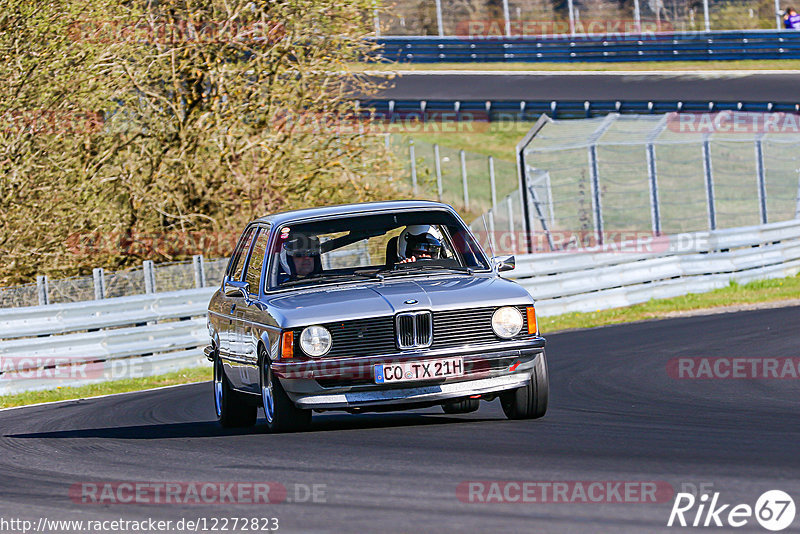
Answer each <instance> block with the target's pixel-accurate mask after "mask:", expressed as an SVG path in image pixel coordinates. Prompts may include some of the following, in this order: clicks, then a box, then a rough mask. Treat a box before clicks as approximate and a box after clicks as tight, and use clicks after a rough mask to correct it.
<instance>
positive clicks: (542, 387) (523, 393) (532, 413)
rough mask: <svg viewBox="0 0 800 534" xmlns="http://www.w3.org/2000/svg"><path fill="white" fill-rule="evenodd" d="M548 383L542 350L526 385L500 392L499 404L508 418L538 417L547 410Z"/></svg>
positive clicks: (545, 362) (545, 359)
mask: <svg viewBox="0 0 800 534" xmlns="http://www.w3.org/2000/svg"><path fill="white" fill-rule="evenodd" d="M549 391H550V385H549V380H548V377H547V358H546V357H545V354H544V351H542V354H541V355H540V356H539V359H538V361H537V362H536V365H535V366H534V367H533V374H532V375H531V379H530V381H529V382H528V384H527V385H525V386H523V387H521V388H517V389H514V390H511V391H506V392H505V393H501V394H500V404H502V406H503V412H505V414H506V417H508V418H509V419H538V418H539V417H542V416H543V415H544V414H545V412H547V399H548V396H549Z"/></svg>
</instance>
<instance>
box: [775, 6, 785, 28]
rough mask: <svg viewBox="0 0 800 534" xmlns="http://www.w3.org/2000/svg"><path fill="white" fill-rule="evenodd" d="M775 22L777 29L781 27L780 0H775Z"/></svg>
mask: <svg viewBox="0 0 800 534" xmlns="http://www.w3.org/2000/svg"><path fill="white" fill-rule="evenodd" d="M775 24H776V27H777V29H779V30H782V29H783V21H782V20H781V0H775Z"/></svg>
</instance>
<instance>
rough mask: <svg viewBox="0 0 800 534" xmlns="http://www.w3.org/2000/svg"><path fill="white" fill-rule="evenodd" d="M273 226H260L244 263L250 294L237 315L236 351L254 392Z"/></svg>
mask: <svg viewBox="0 0 800 534" xmlns="http://www.w3.org/2000/svg"><path fill="white" fill-rule="evenodd" d="M269 234H270V227H269V226H267V225H265V226H259V229H258V234H257V235H256V237H255V240H254V243H253V246H252V248H251V250H250V255H249V257H248V259H247V264H246V266H245V271H244V272H245V275H244V281H245V283H246V284H247V291H248V295H247V298H246V299H244V303H243V305H242V306H239V308H238V310H237V315H236V319H235V320H236V322H237V328H236V333H237V338H238V341H239V344H238V345H237V355H238V356H239V357H240V358H241V360H242V361H243V362H244V363H245V365H246V370H245V373H244V374H243V375H242V380H243V382H244V384H243V385H244V387H245V388H246V389H250V390H252V391H254V392H256V393H257V392H259V391H260V389H259V388H260V386H259V376H258V340H259V336H260V332H261V329H260V328H258V327H257V326H256V325H257V324H260V323H262V322H263V321H264V317H262V315H266V311H263V309H264V307H263V306H262V305H261V302H260V301H259V296H260V294H261V279H262V273H263V270H264V269H263V267H264V259H265V257H266V254H267V245H268V242H269Z"/></svg>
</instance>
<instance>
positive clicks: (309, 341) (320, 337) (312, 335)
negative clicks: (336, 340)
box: [300, 326, 333, 357]
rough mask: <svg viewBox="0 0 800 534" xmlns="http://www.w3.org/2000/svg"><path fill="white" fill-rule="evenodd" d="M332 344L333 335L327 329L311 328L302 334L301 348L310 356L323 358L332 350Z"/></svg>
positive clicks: (304, 330) (320, 327)
mask: <svg viewBox="0 0 800 534" xmlns="http://www.w3.org/2000/svg"><path fill="white" fill-rule="evenodd" d="M332 344H333V339H332V338H331V333H330V332H329V331H328V329H327V328H325V327H322V326H309V327H308V328H304V329H303V331H302V332H301V333H300V348H301V349H303V352H305V353H306V354H308V355H309V356H312V357H317V356H322V355H323V354H325V353H326V352H328V351H329V350H331V345H332Z"/></svg>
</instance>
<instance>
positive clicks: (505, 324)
mask: <svg viewBox="0 0 800 534" xmlns="http://www.w3.org/2000/svg"><path fill="white" fill-rule="evenodd" d="M492 330H494V333H495V334H497V335H498V336H500V337H503V338H510V337H514V336H516V335H517V334H519V331H520V330H522V314H521V313H520V312H519V310H518V309H516V308H512V307H511V306H505V307H503V308H498V309H497V311H495V312H494V315H492Z"/></svg>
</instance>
